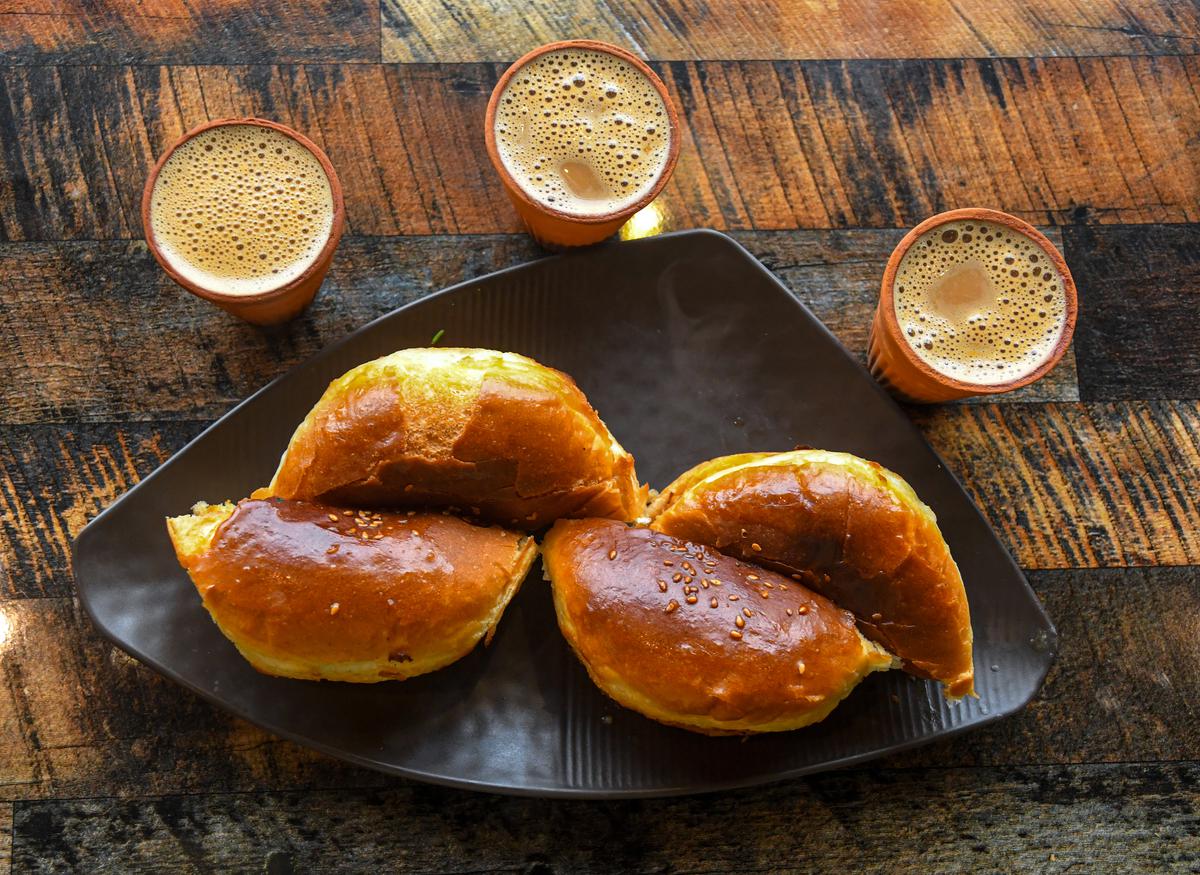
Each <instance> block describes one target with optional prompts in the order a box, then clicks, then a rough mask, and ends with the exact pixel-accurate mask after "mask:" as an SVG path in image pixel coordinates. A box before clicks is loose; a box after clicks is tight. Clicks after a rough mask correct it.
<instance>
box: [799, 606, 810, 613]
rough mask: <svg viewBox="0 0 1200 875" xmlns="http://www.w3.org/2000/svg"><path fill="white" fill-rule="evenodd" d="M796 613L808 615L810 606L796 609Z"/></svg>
mask: <svg viewBox="0 0 1200 875" xmlns="http://www.w3.org/2000/svg"><path fill="white" fill-rule="evenodd" d="M796 613H797V614H807V613H808V605H801V606H800V607H798V608H796Z"/></svg>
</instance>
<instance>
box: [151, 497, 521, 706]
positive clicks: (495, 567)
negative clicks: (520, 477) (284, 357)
mask: <svg viewBox="0 0 1200 875" xmlns="http://www.w3.org/2000/svg"><path fill="white" fill-rule="evenodd" d="M167 529H168V531H169V532H170V535H171V541H172V542H173V543H174V545H175V552H176V555H177V556H178V557H179V561H180V563H181V564H182V565H183V566H184V568H186V569H187V571H188V573H189V574H190V575H191V578H192V581H193V583H195V585H196V589H197V590H198V591H199V592H200V596H201V598H202V599H203V600H204V606H205V607H206V608H207V609H208V611H209V613H210V614H211V615H212V618H213V620H215V621H216V623H217V625H218V626H219V627H220V628H221V631H222V632H224V633H225V635H226V637H228V638H229V639H230V640H231V641H232V642H233V643H234V645H236V646H237V648H238V650H239V651H241V653H242V655H243V656H244V657H246V659H247V660H249V661H250V663H251V665H253V666H254V667H255V668H256V669H258V670H259V671H261V672H264V673H265V674H272V675H280V676H282V677H290V678H303V679H308V680H319V679H324V680H339V681H357V682H364V683H369V682H374V681H382V680H389V679H403V678H408V677H413V676H415V675H419V674H424V673H426V672H430V671H433V670H435V669H438V668H441V667H443V666H445V665H449V664H450V663H452V662H454V661H455V660H457V659H459V658H460V657H462V656H465V655H466V654H467V653H468V652H470V650H471V649H472V648H474V647H475V645H476V644H477V643H478V642H479V639H480V638H483V637H484V636H485V635H487V636H489V637H490V635H491V633H492V631H493V630H494V629H495V627H496V624H497V623H498V622H499V621H500V615H501V614H502V613H503V612H504V608H505V607H506V606H507V605H508V602H509V600H510V599H512V597H513V595H514V594H515V593H516V592H517V589H518V588H519V587H520V585H521V581H522V580H523V579H524V578H525V575H526V573H527V572H528V571H529V566H530V565H531V564H532V563H533V560H534V557H535V556H536V555H537V546H536V544H535V543H534V541H533V538H531V537H529V536H527V535H524V534H521V533H517V532H510V531H506V530H504V529H501V528H498V527H491V528H482V527H479V526H473V525H471V524H469V523H466V522H464V521H463V520H460V519H458V518H457V517H453V516H449V515H446V514H442V513H415V512H414V513H412V514H411V515H408V514H404V513H375V512H371V511H345V510H343V509H340V508H334V507H329V506H325V505H318V504H313V503H309V502H300V501H284V500H282V499H268V500H259V499H246V500H245V501H242V502H240V503H239V504H238V505H237V506H234V505H233V504H231V503H229V502H226V503H224V504H220V505H205V504H203V503H201V504H198V505H196V507H195V508H194V509H193V513H192V514H191V515H189V516H179V517H172V518H171V519H168V520H167Z"/></svg>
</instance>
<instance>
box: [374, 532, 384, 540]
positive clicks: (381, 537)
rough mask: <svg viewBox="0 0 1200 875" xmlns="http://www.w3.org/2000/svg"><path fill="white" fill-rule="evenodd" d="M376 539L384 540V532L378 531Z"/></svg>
mask: <svg viewBox="0 0 1200 875" xmlns="http://www.w3.org/2000/svg"><path fill="white" fill-rule="evenodd" d="M375 540H376V541H381V540H383V532H377V533H376V534H375Z"/></svg>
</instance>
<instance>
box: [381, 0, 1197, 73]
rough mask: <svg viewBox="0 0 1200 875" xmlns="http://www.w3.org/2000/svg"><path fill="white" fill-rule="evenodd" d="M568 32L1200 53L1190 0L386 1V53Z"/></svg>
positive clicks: (887, 47) (455, 50) (717, 48)
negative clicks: (1171, 1) (1182, 1)
mask: <svg viewBox="0 0 1200 875" xmlns="http://www.w3.org/2000/svg"><path fill="white" fill-rule="evenodd" d="M451 10H453V13H451ZM568 37H587V38H590V39H601V40H606V41H608V42H612V43H617V44H619V45H623V46H626V47H627V48H630V49H633V50H634V51H637V52H638V53H640V54H641V55H642V56H643V57H646V58H654V59H657V60H688V61H691V60H704V59H710V58H724V59H791V58H955V57H996V56H1008V57H1021V56H1039V55H1142V54H1192V53H1195V51H1196V45H1197V40H1200V16H1198V15H1197V12H1196V9H1195V7H1194V6H1191V5H1188V4H1169V3H1153V2H1133V3H1128V2H1126V3H1122V2H1118V0H1089V2H1086V3H1081V2H1078V0H1042V2H1038V3H1032V2H1021V3H994V2H988V0H959V2H952V0H841V2H839V3H809V2H803V0H775V2H771V3H767V4H763V3H756V2H753V0H724V2H722V3H714V4H708V5H705V6H702V7H697V6H696V5H694V4H690V3H686V2H682V0H664V2H654V3H621V2H615V0H573V2H567V3H561V2H551V0H532V2H528V3H522V4H521V5H520V6H519V7H517V8H513V7H509V6H507V5H505V4H501V3H474V4H467V5H460V4H449V3H447V2H445V0H420V2H411V0H404V2H401V0H383V59H384V60H385V61H404V62H411V61H438V62H448V61H450V62H456V63H462V62H467V61H503V60H511V59H513V58H516V57H518V56H520V55H522V54H524V53H525V52H527V51H528V50H529V49H532V48H534V47H535V46H537V45H540V44H542V43H548V42H552V41H554V40H558V39H564V38H568Z"/></svg>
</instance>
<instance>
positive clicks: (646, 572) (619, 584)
mask: <svg viewBox="0 0 1200 875" xmlns="http://www.w3.org/2000/svg"><path fill="white" fill-rule="evenodd" d="M542 555H543V563H544V566H545V569H546V572H547V574H548V576H549V578H550V580H551V583H552V586H553V590H554V606H555V610H556V611H557V614H558V623H559V627H560V628H561V629H562V632H563V635H565V636H566V639H567V641H568V642H570V644H571V646H572V647H573V648H574V650H575V652H576V654H578V656H579V658H580V660H581V661H582V662H583V664H584V666H586V668H587V671H588V674H590V675H591V677H592V680H593V681H595V683H596V685H597V686H599V687H600V689H601V690H603V691H604V692H605V693H607V694H608V695H610V696H612V698H614V699H615V700H616V701H617V702H619V703H620V704H622V705H624V706H625V707H627V708H632V709H633V710H634V711H638V712H640V713H641V714H644V715H645V716H647V717H649V718H651V719H653V720H658V721H660V722H662V723H666V724H669V725H672V726H679V727H682V728H684V729H690V730H692V731H695V732H701V733H705V734H708V735H730V734H746V733H752V732H777V731H782V730H787V729H796V728H799V727H801V726H807V725H808V724H810V723H815V722H816V721H818V720H821V719H823V718H824V717H825V716H826V715H827V714H828V713H829V712H830V711H831V710H833V708H834V706H835V705H837V703H838V702H840V701H841V700H842V699H843V698H845V697H846V695H847V694H848V693H849V692H850V691H851V690H852V689H853V688H854V686H855V685H856V684H857V683H858V682H859V681H860V680H861V679H862V678H863V676H865V675H866V674H868V673H869V672H872V671H876V670H878V669H885V668H889V667H890V666H891V664H892V661H893V660H892V657H891V656H890V655H889V654H887V653H885V652H884V651H883V650H881V649H880V648H879V647H877V646H875V645H874V644H872V643H871V642H870V641H867V640H866V639H865V638H863V637H862V635H860V634H859V632H858V630H857V629H856V628H855V624H854V617H853V616H851V614H850V613H849V612H848V611H843V610H841V609H840V608H838V607H836V606H834V605H833V604H831V603H830V602H829V601H827V600H826V599H824V598H822V597H821V596H819V595H817V594H816V593H814V592H811V591H810V590H808V589H807V588H805V587H803V586H801V585H799V584H797V583H796V582H795V581H792V580H789V579H787V578H786V577H783V576H781V575H779V574H775V573H774V572H771V571H767V570H766V569H763V568H757V567H755V566H753V565H748V564H746V563H744V562H740V561H738V560H735V559H732V558H730V557H728V556H724V555H722V554H721V553H719V552H717V551H716V550H714V549H712V548H710V547H706V546H700V545H697V544H693V543H688V542H685V541H682V540H679V539H677V538H672V537H670V536H669V535H663V534H660V533H657V532H653V531H651V530H649V529H646V528H631V527H629V526H627V525H625V524H623V523H619V522H614V521H611V520H595V519H590V520H560V521H559V522H557V523H556V524H555V525H554V527H553V528H552V529H550V532H549V533H548V534H547V535H546V539H545V543H544V544H543V550H542Z"/></svg>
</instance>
